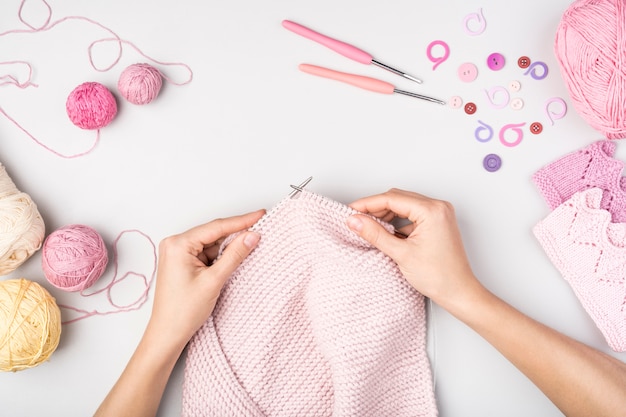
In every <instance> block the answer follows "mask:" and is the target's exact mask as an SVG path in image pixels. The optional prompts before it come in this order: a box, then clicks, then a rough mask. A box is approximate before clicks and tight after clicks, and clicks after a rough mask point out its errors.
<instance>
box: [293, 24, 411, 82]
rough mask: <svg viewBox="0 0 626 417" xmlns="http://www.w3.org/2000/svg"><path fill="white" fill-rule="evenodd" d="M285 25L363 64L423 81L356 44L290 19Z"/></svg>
mask: <svg viewBox="0 0 626 417" xmlns="http://www.w3.org/2000/svg"><path fill="white" fill-rule="evenodd" d="M283 26H284V27H285V28H286V29H288V30H290V31H292V32H294V33H296V34H298V35H300V36H304V37H305V38H308V39H311V40H312V41H315V42H317V43H320V44H322V45H324V46H326V47H327V48H330V49H332V50H333V51H335V52H337V53H338V54H341V55H343V56H345V57H347V58H350V59H353V60H355V61H357V62H360V63H361V64H366V65H370V64H374V65H376V66H378V67H380V68H382V69H386V70H387V71H390V72H393V73H394V74H397V75H399V76H401V77H404V78H406V79H409V80H411V81H414V82H416V83H418V84H421V83H422V80H420V79H419V78H415V77H413V76H412V75H409V74H407V73H405V72H403V71H400V70H398V69H395V68H392V67H390V66H389V65H385V64H383V63H382V62H379V61H376V60H375V59H374V57H372V56H371V55H370V54H368V53H367V52H365V51H363V50H361V49H359V48H357V47H355V46H352V45H350V44H347V43H345V42H342V41H338V40H337V39H333V38H330V37H328V36H326V35H322V34H321V33H318V32H315V31H314V30H311V29H309V28H307V27H305V26H302V25H300V24H298V23H295V22H292V21H290V20H283Z"/></svg>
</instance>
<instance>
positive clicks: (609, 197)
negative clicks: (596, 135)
mask: <svg viewBox="0 0 626 417" xmlns="http://www.w3.org/2000/svg"><path fill="white" fill-rule="evenodd" d="M615 147H616V144H615V142H613V141H608V140H603V141H597V142H594V143H592V144H591V145H589V146H587V147H585V148H583V149H580V150H578V151H575V152H572V153H569V154H567V155H565V156H563V157H561V158H559V159H558V160H556V161H554V162H552V163H550V164H548V165H546V166H545V167H543V168H541V169H540V170H539V171H537V172H536V173H535V174H534V175H533V181H534V183H535V185H536V186H537V188H538V189H539V191H540V192H541V194H542V195H543V197H544V199H545V200H546V202H547V203H548V206H549V207H550V209H555V208H556V207H558V206H559V205H560V204H562V203H563V202H565V201H566V200H567V199H569V198H570V197H571V196H572V195H574V193H576V192H578V191H582V190H586V189H588V188H593V187H597V188H601V189H602V190H603V191H604V195H603V197H602V204H601V208H603V209H605V210H608V211H609V212H610V213H611V215H612V219H613V221H614V222H626V191H625V190H626V178H624V177H623V176H622V171H623V169H624V163H623V162H622V161H619V160H616V159H614V158H613V155H614V153H615Z"/></svg>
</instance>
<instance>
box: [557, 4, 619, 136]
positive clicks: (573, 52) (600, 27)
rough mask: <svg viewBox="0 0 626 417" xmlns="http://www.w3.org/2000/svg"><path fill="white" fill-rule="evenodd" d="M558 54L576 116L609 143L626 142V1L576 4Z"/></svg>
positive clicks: (560, 35)
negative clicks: (598, 132)
mask: <svg viewBox="0 0 626 417" xmlns="http://www.w3.org/2000/svg"><path fill="white" fill-rule="evenodd" d="M554 50H555V54H556V57H557V60H558V62H559V65H560V68H561V75H562V76H563V79H564V81H565V85H566V86H567V89H568V91H569V94H570V98H571V100H572V103H573V105H574V108H575V109H576V111H577V112H578V113H579V114H580V115H581V116H582V118H583V119H585V121H586V122H587V123H589V125H591V127H593V128H594V129H596V130H598V131H600V132H601V133H602V134H604V135H605V136H606V137H607V138H608V139H621V138H624V137H626V2H625V1H624V0H577V1H575V2H574V3H573V4H571V5H570V7H569V8H568V9H567V10H566V11H565V12H564V14H563V16H562V18H561V22H560V23H559V26H558V30H557V34H556V39H555V45H554Z"/></svg>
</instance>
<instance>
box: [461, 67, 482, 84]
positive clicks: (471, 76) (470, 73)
mask: <svg viewBox="0 0 626 417" xmlns="http://www.w3.org/2000/svg"><path fill="white" fill-rule="evenodd" d="M458 72H459V78H460V79H461V81H464V82H466V83H471V82H472V81H474V80H475V79H476V77H478V68H476V65H474V64H472V63H471V62H466V63H464V64H461V66H460V67H459V71H458Z"/></svg>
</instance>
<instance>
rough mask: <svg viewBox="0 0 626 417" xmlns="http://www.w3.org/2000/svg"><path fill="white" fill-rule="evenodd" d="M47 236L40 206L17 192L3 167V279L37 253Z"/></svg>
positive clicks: (0, 269)
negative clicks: (38, 207) (38, 208)
mask: <svg viewBox="0 0 626 417" xmlns="http://www.w3.org/2000/svg"><path fill="white" fill-rule="evenodd" d="M44 236H45V225H44V222H43V219H42V217H41V215H40V214H39V211H38V210H37V206H36V205H35V203H34V202H33V200H32V199H31V198H30V196H29V195H28V194H26V193H23V192H21V191H20V190H18V189H17V187H16V186H15V184H14V183H13V181H12V180H11V178H10V177H9V175H8V174H7V172H6V169H5V167H4V166H3V165H2V164H0V275H6V274H8V273H10V272H12V271H14V270H15V269H17V267H19V266H20V265H22V264H23V263H24V262H25V261H26V260H27V259H28V258H30V257H31V256H32V255H33V254H34V253H35V252H37V250H39V248H41V244H42V242H43V239H44Z"/></svg>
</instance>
